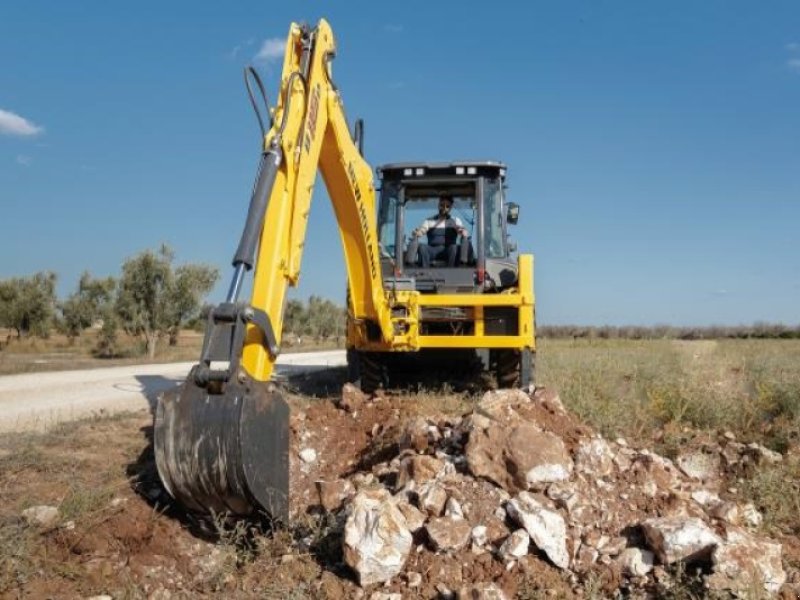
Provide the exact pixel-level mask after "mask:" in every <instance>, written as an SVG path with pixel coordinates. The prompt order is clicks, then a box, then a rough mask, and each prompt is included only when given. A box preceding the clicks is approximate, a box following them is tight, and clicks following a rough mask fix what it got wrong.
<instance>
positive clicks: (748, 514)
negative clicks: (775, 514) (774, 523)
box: [742, 502, 764, 527]
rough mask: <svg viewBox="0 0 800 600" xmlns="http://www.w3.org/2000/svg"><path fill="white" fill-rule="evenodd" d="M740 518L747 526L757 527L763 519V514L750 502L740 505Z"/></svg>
mask: <svg viewBox="0 0 800 600" xmlns="http://www.w3.org/2000/svg"><path fill="white" fill-rule="evenodd" d="M742 520H743V521H744V523H745V525H748V526H749V527H759V526H760V525H761V523H762V521H763V520H764V516H763V515H762V514H761V513H760V512H758V509H757V508H756V507H755V506H753V504H751V503H750V502H748V503H747V504H745V505H744V506H743V507H742Z"/></svg>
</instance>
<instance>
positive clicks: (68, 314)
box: [60, 271, 117, 339]
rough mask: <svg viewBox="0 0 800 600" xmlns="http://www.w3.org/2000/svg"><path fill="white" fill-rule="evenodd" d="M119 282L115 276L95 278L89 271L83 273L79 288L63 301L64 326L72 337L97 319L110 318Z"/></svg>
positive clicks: (68, 335) (69, 336)
mask: <svg viewBox="0 0 800 600" xmlns="http://www.w3.org/2000/svg"><path fill="white" fill-rule="evenodd" d="M116 286H117V282H116V281H115V280H114V278H113V277H106V278H99V279H98V278H93V277H92V276H91V275H90V274H89V273H88V272H86V271H85V272H84V273H83V274H82V275H81V279H80V281H79V282H78V289H77V291H75V292H74V293H73V294H71V295H70V296H69V297H68V298H67V299H66V300H65V301H64V302H62V303H61V307H60V308H61V316H62V318H63V327H64V330H65V332H66V334H67V337H68V338H70V339H75V338H76V337H78V336H79V335H80V334H81V332H83V330H84V329H87V328H89V327H91V326H92V325H94V324H95V323H96V322H97V321H99V320H101V319H103V321H105V320H106V319H108V317H109V316H110V315H109V309H110V307H111V304H112V302H113V299H114V290H115V288H116Z"/></svg>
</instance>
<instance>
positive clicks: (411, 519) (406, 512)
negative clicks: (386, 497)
mask: <svg viewBox="0 0 800 600" xmlns="http://www.w3.org/2000/svg"><path fill="white" fill-rule="evenodd" d="M397 509H398V510H399V511H400V512H401V513H403V516H404V517H405V518H406V526H407V527H408V530H409V531H410V532H411V533H415V532H417V531H419V530H420V529H421V528H422V526H423V525H425V519H426V518H427V517H426V516H425V514H424V513H423V512H422V511H421V510H419V509H418V508H417V507H416V506H413V505H412V504H409V503H408V502H406V501H404V500H403V501H400V502H398V503H397Z"/></svg>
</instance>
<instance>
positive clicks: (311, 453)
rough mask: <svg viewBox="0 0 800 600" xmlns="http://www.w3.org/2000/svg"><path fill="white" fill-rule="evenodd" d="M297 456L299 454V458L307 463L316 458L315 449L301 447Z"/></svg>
mask: <svg viewBox="0 0 800 600" xmlns="http://www.w3.org/2000/svg"><path fill="white" fill-rule="evenodd" d="M298 456H300V460H302V461H303V462H304V463H306V464H307V465H308V464H311V463H313V462H314V461H315V460H317V451H316V450H314V449H313V448H303V449H302V450H300V452H299V453H298Z"/></svg>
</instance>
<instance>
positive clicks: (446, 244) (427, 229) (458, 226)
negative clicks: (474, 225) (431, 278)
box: [414, 194, 469, 268]
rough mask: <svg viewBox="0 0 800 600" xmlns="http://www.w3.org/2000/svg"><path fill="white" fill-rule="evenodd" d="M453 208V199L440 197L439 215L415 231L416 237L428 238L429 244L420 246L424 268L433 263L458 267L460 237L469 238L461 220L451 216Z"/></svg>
mask: <svg viewBox="0 0 800 600" xmlns="http://www.w3.org/2000/svg"><path fill="white" fill-rule="evenodd" d="M452 208H453V197H452V196H449V195H446V194H442V195H441V196H439V213H438V214H436V215H434V216H433V217H431V218H429V219H425V221H423V222H422V225H420V226H419V227H417V229H415V230H414V237H416V238H421V237H422V236H427V238H428V243H427V244H420V245H419V257H420V262H421V263H422V267H423V268H428V267H430V266H431V261H434V260H441V261H444V260H446V261H447V266H448V267H455V266H456V257H457V256H458V236H459V235H461V236H463V237H465V238H466V237H468V236H469V232H467V230H466V228H465V227H464V224H463V223H462V222H461V219H459V218H458V217H455V216H451V215H450V211H451V210H452Z"/></svg>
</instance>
